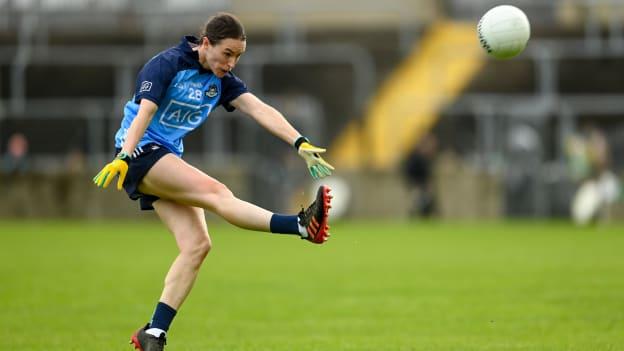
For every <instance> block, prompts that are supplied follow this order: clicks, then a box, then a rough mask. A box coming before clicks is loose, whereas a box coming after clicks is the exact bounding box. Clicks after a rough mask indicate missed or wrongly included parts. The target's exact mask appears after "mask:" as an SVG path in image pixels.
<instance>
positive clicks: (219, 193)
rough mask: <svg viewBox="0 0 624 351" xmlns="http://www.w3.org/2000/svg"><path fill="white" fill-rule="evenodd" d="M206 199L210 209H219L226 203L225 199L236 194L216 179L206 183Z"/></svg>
mask: <svg viewBox="0 0 624 351" xmlns="http://www.w3.org/2000/svg"><path fill="white" fill-rule="evenodd" d="M204 194H205V199H206V200H207V202H208V205H209V206H210V209H213V210H218V209H219V206H221V205H223V204H224V203H225V200H228V199H230V198H233V197H234V194H233V193H232V191H230V189H229V188H228V187H227V186H225V184H223V183H220V182H217V181H214V182H211V183H210V184H207V185H206V188H205V189H204Z"/></svg>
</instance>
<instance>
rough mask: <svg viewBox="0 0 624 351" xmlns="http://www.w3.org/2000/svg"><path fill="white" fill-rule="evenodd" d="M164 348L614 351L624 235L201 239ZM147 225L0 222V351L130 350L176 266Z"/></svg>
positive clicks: (215, 233)
mask: <svg viewBox="0 0 624 351" xmlns="http://www.w3.org/2000/svg"><path fill="white" fill-rule="evenodd" d="M210 232H211V236H212V239H213V244H214V247H213V251H212V252H211V253H210V254H209V255H208V258H207V259H206V262H205V263H204V266H203V267H202V270H201V272H200V276H199V279H198V280H197V282H196V284H195V288H194V290H193V291H192V293H191V295H190V297H189V298H188V300H187V301H186V304H185V305H184V306H183V307H182V309H181V311H180V312H179V313H178V316H177V317H176V320H174V323H173V325H172V329H171V330H170V333H169V344H168V345H167V348H166V349H167V350H171V351H173V350H192V351H197V350H211V351H238V350H245V351H251V350H267V351H293V350H297V351H306V350H322V351H333V350H353V351H356V350H357V351H362V350H371V351H379V350H391V351H408V350H445V351H457V350H460V351H463V350H527V351H529V350H530V351H537V350H549V351H551V350H578V351H588V350H624V226H622V225H619V226H618V225H611V226H599V227H593V228H586V229H579V228H575V227H573V226H571V225H569V224H565V223H553V222H506V223H455V224H452V223H442V222H432V223H417V222H413V223H410V222H374V221H370V222H343V223H339V224H336V225H334V226H333V227H332V233H333V237H332V239H331V240H330V241H329V242H328V243H327V244H325V245H322V246H316V245H311V244H309V243H306V242H303V241H301V240H298V239H295V238H293V237H290V236H277V235H267V234H261V233H254V232H246V231H243V230H240V229H237V228H235V227H233V226H230V225H227V224H222V223H219V224H214V225H210ZM176 252H177V251H176V247H175V243H174V241H173V239H172V237H171V236H170V235H169V234H167V232H166V231H165V229H164V227H163V226H161V225H160V223H158V222H152V221H150V220H146V221H137V222H120V221H110V222H72V221H35V222H32V223H28V222H20V221H1V222H0V350H7V351H18V350H45V351H53V350H63V351H68V350H102V351H104V350H106V351H111V350H130V349H131V348H130V346H129V345H127V344H126V343H127V342H128V339H129V336H130V334H131V333H132V331H133V330H134V329H136V328H137V327H139V326H141V325H142V324H143V323H146V322H147V320H148V318H149V317H150V316H151V313H152V309H153V307H154V305H155V303H156V302H157V299H158V297H159V295H160V290H161V286H162V281H163V278H164V275H165V272H166V270H167V269H168V267H169V264H170V262H171V261H172V260H173V258H174V257H175V255H176Z"/></svg>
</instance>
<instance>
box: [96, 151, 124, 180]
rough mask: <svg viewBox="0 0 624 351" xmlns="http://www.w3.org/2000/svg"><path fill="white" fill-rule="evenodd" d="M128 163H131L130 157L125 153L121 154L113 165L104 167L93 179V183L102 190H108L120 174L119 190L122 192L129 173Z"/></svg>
mask: <svg viewBox="0 0 624 351" xmlns="http://www.w3.org/2000/svg"><path fill="white" fill-rule="evenodd" d="M128 161H130V156H129V155H128V154H127V153H125V152H123V151H122V152H120V153H119V155H117V157H115V159H114V160H113V161H112V162H111V163H109V164H107V165H106V166H104V168H102V170H101V171H100V173H98V174H97V175H96V176H95V177H94V178H93V183H95V185H97V186H98V187H100V188H106V187H107V186H108V185H109V184H110V183H111V182H112V181H113V178H115V176H116V175H117V174H119V179H118V180H117V190H121V187H122V185H123V182H124V179H126V174H127V173H128Z"/></svg>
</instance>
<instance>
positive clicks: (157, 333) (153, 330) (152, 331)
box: [145, 328, 167, 338]
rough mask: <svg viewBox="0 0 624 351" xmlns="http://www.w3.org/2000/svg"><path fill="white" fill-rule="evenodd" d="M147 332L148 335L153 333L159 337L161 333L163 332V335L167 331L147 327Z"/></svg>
mask: <svg viewBox="0 0 624 351" xmlns="http://www.w3.org/2000/svg"><path fill="white" fill-rule="evenodd" d="M145 332H146V333H147V334H150V335H154V336H155V337H157V338H159V337H160V335H161V334H165V336H166V335H167V332H166V331H164V330H162V329H158V328H149V329H148V330H146V331H145Z"/></svg>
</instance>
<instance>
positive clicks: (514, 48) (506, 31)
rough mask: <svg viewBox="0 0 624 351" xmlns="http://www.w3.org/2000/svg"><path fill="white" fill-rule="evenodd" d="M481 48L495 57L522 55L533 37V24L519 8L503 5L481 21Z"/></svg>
mask: <svg viewBox="0 0 624 351" xmlns="http://www.w3.org/2000/svg"><path fill="white" fill-rule="evenodd" d="M477 33H478V35H479V42H480V43H481V47H482V48H483V49H484V50H485V51H486V52H487V53H488V55H491V56H493V57H496V58H498V59H508V58H511V57H514V56H516V55H518V54H520V53H521V52H522V51H523V50H524V48H525V47H526V45H527V42H528V41H529V38H530V37H531V24H530V23H529V19H528V18H527V16H526V15H525V14H524V12H522V10H520V9H519V8H517V7H515V6H511V5H501V6H496V7H494V8H492V9H490V10H489V11H488V12H487V13H486V14H485V15H483V17H481V20H480V21H479V24H478V25H477Z"/></svg>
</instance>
